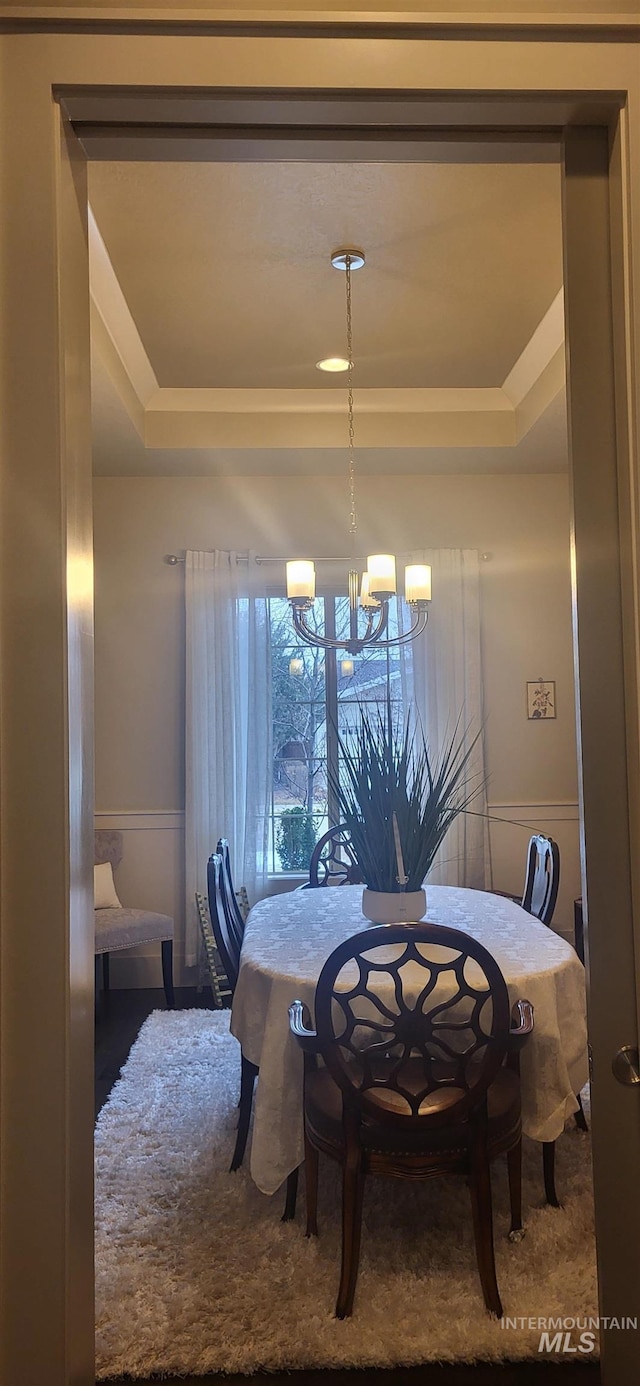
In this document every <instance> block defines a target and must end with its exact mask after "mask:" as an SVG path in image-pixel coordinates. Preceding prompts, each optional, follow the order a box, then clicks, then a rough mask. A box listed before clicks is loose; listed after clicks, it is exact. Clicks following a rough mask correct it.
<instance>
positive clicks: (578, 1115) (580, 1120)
mask: <svg viewBox="0 0 640 1386" xmlns="http://www.w3.org/2000/svg"><path fill="white" fill-rule="evenodd" d="M576 1097H577V1099H578V1110H577V1112H575V1113H574V1119H575V1123H576V1126H577V1127H578V1130H579V1131H588V1130H589V1124H588V1122H587V1118H586V1116H585V1114H584V1107H583V1105H582V1098H581V1096H580V1093H579V1092H577V1093H576Z"/></svg>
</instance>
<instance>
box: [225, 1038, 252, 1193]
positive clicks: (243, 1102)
mask: <svg viewBox="0 0 640 1386" xmlns="http://www.w3.org/2000/svg"><path fill="white" fill-rule="evenodd" d="M257 1072H258V1070H257V1068H256V1066H255V1064H252V1063H250V1062H249V1060H248V1059H245V1056H244V1054H243V1055H242V1069H241V1074H240V1116H239V1118H238V1134H237V1136H236V1146H235V1150H234V1152H233V1159H232V1161H231V1164H230V1166H229V1169H230V1171H231V1170H236V1169H239V1168H240V1166H241V1164H242V1161H243V1160H244V1152H245V1150H246V1148H247V1136H248V1135H249V1122H250V1120H251V1103H252V1102H253V1087H254V1083H255V1081H256V1075H257Z"/></svg>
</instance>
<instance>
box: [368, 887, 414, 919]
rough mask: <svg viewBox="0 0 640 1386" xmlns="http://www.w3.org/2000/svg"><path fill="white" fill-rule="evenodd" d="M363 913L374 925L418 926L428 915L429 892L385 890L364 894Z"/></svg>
mask: <svg viewBox="0 0 640 1386" xmlns="http://www.w3.org/2000/svg"><path fill="white" fill-rule="evenodd" d="M362 913H363V915H364V917H365V919H370V920H371V922H372V924H418V923H419V922H420V920H421V919H424V916H425V914H426V913H427V892H426V890H424V888H423V889H422V890H410V891H403V890H398V891H395V892H394V893H391V892H388V891H383V890H369V888H368V886H365V888H364V891H363V892H362Z"/></svg>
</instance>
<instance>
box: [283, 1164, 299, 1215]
mask: <svg viewBox="0 0 640 1386" xmlns="http://www.w3.org/2000/svg"><path fill="white" fill-rule="evenodd" d="M298 1174H299V1169H292V1171H291V1174H290V1175H289V1177H288V1179H287V1193H286V1197H285V1200H284V1213H283V1214H282V1217H281V1219H280V1221H281V1222H293V1219H294V1218H295V1215H296V1201H297V1198H298Z"/></svg>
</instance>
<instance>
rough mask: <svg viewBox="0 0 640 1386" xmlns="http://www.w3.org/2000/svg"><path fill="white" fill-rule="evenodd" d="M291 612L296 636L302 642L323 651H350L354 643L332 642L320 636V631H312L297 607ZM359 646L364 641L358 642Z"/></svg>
mask: <svg viewBox="0 0 640 1386" xmlns="http://www.w3.org/2000/svg"><path fill="white" fill-rule="evenodd" d="M291 610H292V616H293V626H294V630H295V632H296V635H299V636H300V639H301V640H304V641H306V643H307V645H317V646H318V647H319V648H320V649H322V650H348V649H349V646H350V645H352V644H353V643H354V642H353V641H351V640H332V639H331V637H330V636H327V635H320V634H319V632H318V631H315V630H311V627H310V626H308V625H307V623H306V621H305V619H304V614H303V613H302V612H300V611H298V609H297V608H296V607H295V606H294V607H292V609H291ZM357 644H358V645H361V644H362V641H360V640H358V641H357Z"/></svg>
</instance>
